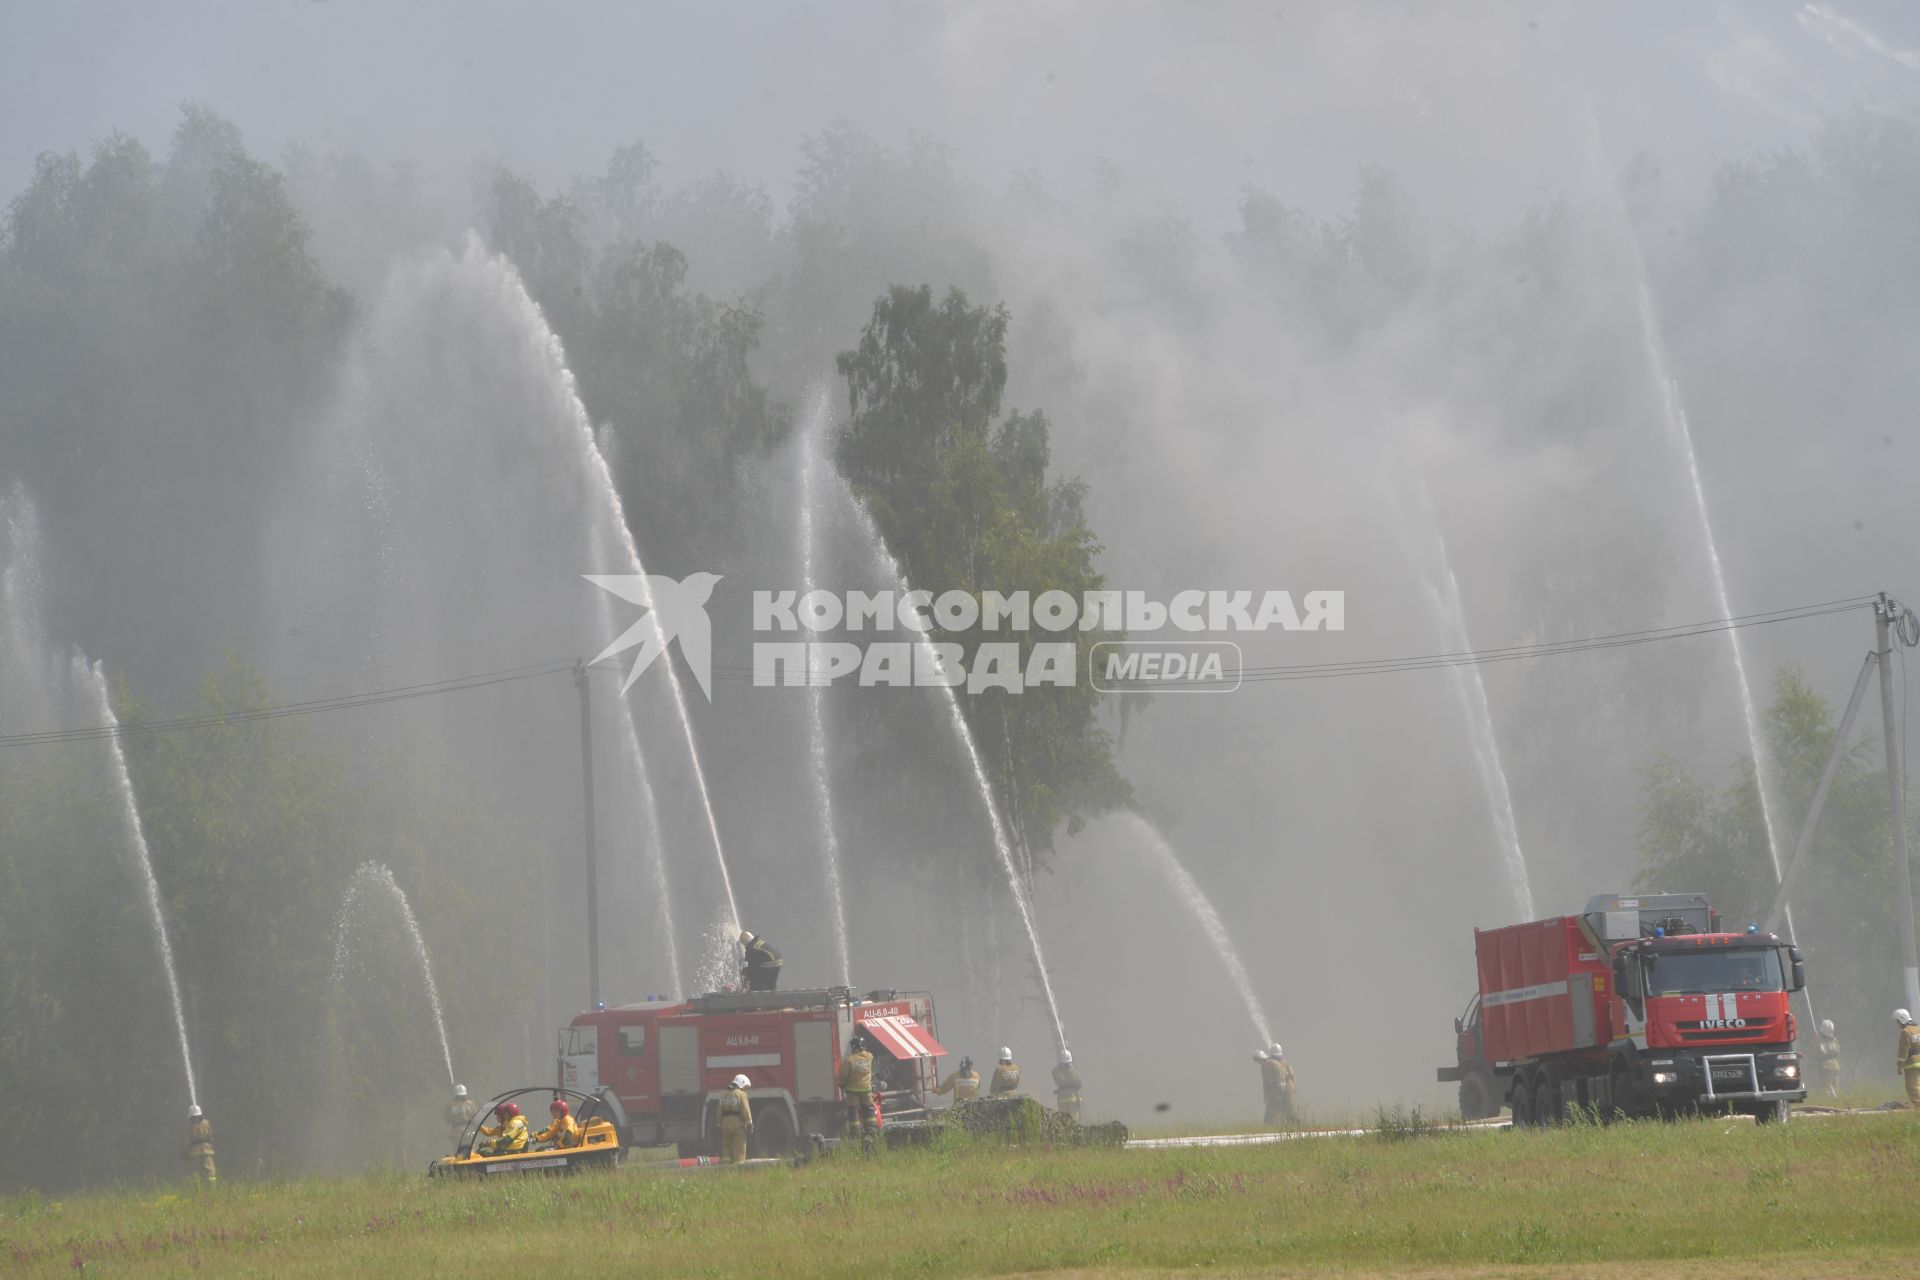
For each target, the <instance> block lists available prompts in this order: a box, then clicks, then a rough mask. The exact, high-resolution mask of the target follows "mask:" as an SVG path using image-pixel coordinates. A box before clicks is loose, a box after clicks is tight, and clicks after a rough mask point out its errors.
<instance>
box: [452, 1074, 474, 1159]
mask: <svg viewBox="0 0 1920 1280" xmlns="http://www.w3.org/2000/svg"><path fill="white" fill-rule="evenodd" d="M479 1110H480V1106H479V1104H478V1103H476V1102H475V1101H474V1100H473V1099H472V1098H469V1097H468V1096H467V1086H465V1085H463V1084H456V1085H455V1086H453V1101H451V1102H449V1103H448V1104H447V1142H448V1143H449V1144H450V1145H451V1146H452V1148H453V1149H454V1150H455V1151H458V1150H459V1149H460V1139H462V1138H464V1137H466V1136H467V1126H468V1125H470V1124H472V1123H473V1117H474V1116H475V1114H477V1113H478V1112H479Z"/></svg>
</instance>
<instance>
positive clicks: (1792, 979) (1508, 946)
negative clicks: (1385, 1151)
mask: <svg viewBox="0 0 1920 1280" xmlns="http://www.w3.org/2000/svg"><path fill="white" fill-rule="evenodd" d="M1474 951H1475V959H1476V962H1477V968H1478V971H1479V979H1480V982H1479V991H1478V993H1477V994H1476V995H1475V997H1474V998H1473V1000H1472V1001H1470V1002H1469V1003H1468V1005H1467V1008H1466V1011H1465V1012H1464V1013H1463V1014H1462V1015H1461V1016H1460V1017H1458V1018H1456V1019H1454V1032H1455V1039H1456V1043H1455V1049H1454V1052H1455V1062H1456V1065H1454V1066H1452V1067H1443V1068H1441V1069H1440V1071H1439V1073H1438V1074H1439V1078H1440V1079H1441V1080H1442V1081H1457V1082H1458V1083H1459V1085H1460V1112H1461V1115H1462V1116H1463V1117H1466V1118H1468V1119H1476V1118H1479V1117H1482V1116H1490V1115H1494V1114H1497V1113H1498V1111H1499V1109H1500V1107H1501V1105H1502V1104H1505V1105H1506V1106H1509V1107H1511V1108H1512V1110H1513V1120H1514V1124H1515V1125H1518V1126H1529V1125H1546V1124H1557V1123H1560V1122H1561V1120H1563V1119H1564V1118H1565V1115H1566V1113H1567V1111H1568V1110H1569V1109H1570V1108H1573V1107H1583V1108H1589V1109H1591V1110H1593V1111H1594V1112H1596V1113H1597V1114H1599V1115H1600V1116H1602V1117H1603V1118H1604V1117H1608V1116H1612V1115H1627V1116H1671V1115H1676V1114H1680V1113H1682V1112H1720V1113H1726V1112H1740V1113H1745V1114H1748V1115H1752V1116H1754V1117H1755V1118H1756V1119H1758V1120H1762V1121H1774V1120H1784V1119H1786V1117H1787V1112H1788V1106H1789V1104H1790V1103H1794V1102H1799V1101H1803V1100H1804V1099H1805V1098H1806V1096H1807V1091H1806V1082H1805V1080H1804V1079H1803V1078H1802V1076H1801V1071H1800V1054H1799V1053H1798V1052H1797V1051H1796V1050H1795V1048H1794V1040H1795V1038H1796V1035H1797V1028H1796V1026H1795V1024H1794V1017H1793V1014H1792V1013H1791V1012H1790V1011H1789V1008H1788V1003H1789V999H1790V997H1791V996H1792V993H1794V992H1796V991H1800V990H1802V989H1803V988H1804V987H1805V986H1806V972H1805V967H1804V965H1803V963H1802V961H1801V958H1800V952H1799V950H1798V948H1796V947H1794V946H1793V945H1792V944H1791V943H1789V942H1786V941H1784V940H1782V939H1780V938H1776V937H1775V936H1774V935H1772V934H1770V933H1760V932H1758V931H1757V930H1751V929H1750V930H1749V931H1747V932H1745V933H1728V932H1723V931H1722V930H1721V927H1720V918H1719V915H1718V913H1717V912H1715V911H1714V910H1713V908H1712V907H1710V906H1709V905H1708V904H1707V900H1706V898H1705V897H1703V896H1702V895H1700V894H1639V895H1634V896H1626V895H1620V894H1601V895H1598V896H1596V897H1594V898H1593V899H1591V900H1590V901H1589V902H1588V903H1587V908H1586V910H1585V911H1583V912H1582V913H1580V914H1579V915H1576V916H1554V917H1550V918H1548V919H1545V920H1537V921H1530V922H1528V923H1526V924H1516V925H1508V926H1506V927H1505V928H1500V929H1488V930H1479V929H1476V930H1474Z"/></svg>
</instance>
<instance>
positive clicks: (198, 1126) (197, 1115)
mask: <svg viewBox="0 0 1920 1280" xmlns="http://www.w3.org/2000/svg"><path fill="white" fill-rule="evenodd" d="M186 1161H187V1167H188V1168H189V1169H192V1170H193V1176H194V1178H195V1179H197V1180H198V1181H200V1182H202V1183H204V1184H206V1185H207V1186H212V1185H213V1184H214V1183H215V1182H218V1181H219V1180H220V1175H219V1173H218V1171H216V1170H215V1169H214V1167H213V1126H212V1125H211V1124H209V1123H207V1117H206V1113H205V1112H203V1111H201V1110H200V1104H199V1103H194V1104H193V1105H192V1106H190V1107H188V1108H187V1150H186Z"/></svg>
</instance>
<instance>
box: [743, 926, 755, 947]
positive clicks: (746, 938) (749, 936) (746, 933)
mask: <svg viewBox="0 0 1920 1280" xmlns="http://www.w3.org/2000/svg"><path fill="white" fill-rule="evenodd" d="M752 941H753V930H751V929H742V930H741V931H740V945H741V946H743V947H744V946H746V945H747V944H748V943H749V942H752Z"/></svg>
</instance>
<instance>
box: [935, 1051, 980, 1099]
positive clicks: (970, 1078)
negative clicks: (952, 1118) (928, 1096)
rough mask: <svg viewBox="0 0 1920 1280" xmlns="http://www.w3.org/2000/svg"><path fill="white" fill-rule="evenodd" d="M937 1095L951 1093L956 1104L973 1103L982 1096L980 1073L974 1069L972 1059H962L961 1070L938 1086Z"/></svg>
mask: <svg viewBox="0 0 1920 1280" xmlns="http://www.w3.org/2000/svg"><path fill="white" fill-rule="evenodd" d="M933 1091H934V1092H935V1093H950V1094H952V1095H953V1100H954V1101H955V1102H972V1101H973V1100H974V1099H975V1098H977V1097H979V1096H980V1073H979V1072H978V1071H975V1070H974V1069H973V1059H972V1058H962V1059H960V1069H959V1070H958V1071H956V1072H954V1073H953V1074H952V1075H950V1076H948V1077H947V1078H946V1080H945V1081H943V1082H942V1083H940V1084H938V1085H936V1086H935V1087H934V1090H933Z"/></svg>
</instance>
